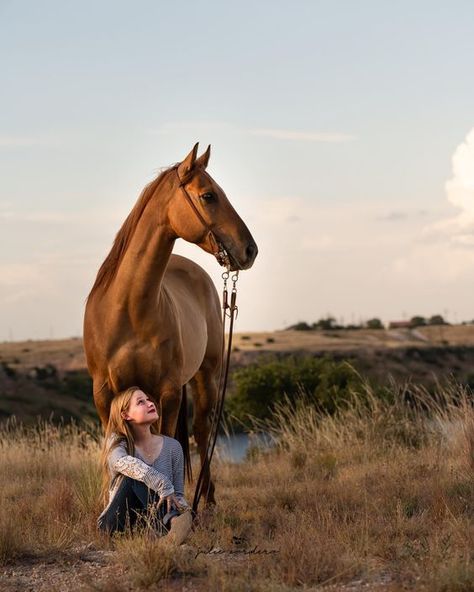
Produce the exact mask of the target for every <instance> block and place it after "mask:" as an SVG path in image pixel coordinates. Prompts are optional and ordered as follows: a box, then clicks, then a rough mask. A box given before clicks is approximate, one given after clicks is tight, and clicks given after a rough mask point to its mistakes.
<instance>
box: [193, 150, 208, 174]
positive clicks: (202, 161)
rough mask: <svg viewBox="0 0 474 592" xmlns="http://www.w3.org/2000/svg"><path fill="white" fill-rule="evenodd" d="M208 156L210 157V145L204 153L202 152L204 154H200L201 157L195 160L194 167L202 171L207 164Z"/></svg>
mask: <svg viewBox="0 0 474 592" xmlns="http://www.w3.org/2000/svg"><path fill="white" fill-rule="evenodd" d="M210 156H211V145H210V144H209V146H208V147H207V150H206V152H204V154H201V156H200V157H199V158H198V159H197V160H196V163H195V165H194V166H196V167H199V168H200V169H203V170H204V169H205V168H206V167H207V165H208V163H209V157H210Z"/></svg>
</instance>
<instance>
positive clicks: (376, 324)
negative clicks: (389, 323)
mask: <svg viewBox="0 0 474 592" xmlns="http://www.w3.org/2000/svg"><path fill="white" fill-rule="evenodd" d="M367 329H383V324H382V321H381V320H380V319H369V320H368V321H367Z"/></svg>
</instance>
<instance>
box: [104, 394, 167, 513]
mask: <svg viewBox="0 0 474 592" xmlns="http://www.w3.org/2000/svg"><path fill="white" fill-rule="evenodd" d="M135 391H142V392H143V393H145V391H144V390H143V389H142V388H140V387H139V386H131V387H129V388H127V389H126V390H124V391H121V392H119V393H118V394H117V395H115V397H114V398H113V399H112V402H111V404H110V413H109V421H108V423H107V427H106V430H105V435H104V440H103V444H102V449H101V453H100V466H101V468H102V487H101V494H100V500H101V503H102V505H104V506H105V505H106V504H107V502H108V493H109V487H110V471H109V464H108V460H109V455H110V453H111V452H112V450H113V449H114V448H116V447H117V446H118V445H119V444H120V443H122V442H125V443H126V447H127V451H128V454H130V455H131V456H134V454H135V441H134V439H133V432H132V430H131V429H130V425H129V423H128V421H127V420H126V419H124V418H123V417H122V413H126V412H127V411H128V409H129V407H130V402H131V400H132V396H133V393H134V392H135ZM145 395H147V397H149V398H150V399H152V400H153V401H154V403H155V405H156V401H155V400H154V399H153V397H151V396H150V395H148V394H147V393H145ZM156 407H157V408H158V405H156ZM159 422H160V418H158V419H157V420H155V421H154V422H153V423H152V424H150V431H151V433H152V434H159V433H160V425H159ZM112 436H115V438H114V439H112Z"/></svg>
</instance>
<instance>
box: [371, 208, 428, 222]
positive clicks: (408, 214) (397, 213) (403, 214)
mask: <svg viewBox="0 0 474 592" xmlns="http://www.w3.org/2000/svg"><path fill="white" fill-rule="evenodd" d="M427 214H428V212H427V211H426V210H405V211H401V210H393V211H392V212H389V213H388V214H382V215H381V216H377V217H376V218H375V219H376V220H386V221H388V222H397V221H398V220H407V219H408V218H412V217H414V216H416V217H420V216H426V215H427Z"/></svg>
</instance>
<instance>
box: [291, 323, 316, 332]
mask: <svg viewBox="0 0 474 592" xmlns="http://www.w3.org/2000/svg"><path fill="white" fill-rule="evenodd" d="M312 328H313V327H311V325H308V323H307V322H306V321H299V322H298V323H296V324H294V325H290V326H289V327H288V329H290V330H291V329H292V330H294V331H311V329H312ZM288 329H287V330H288Z"/></svg>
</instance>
